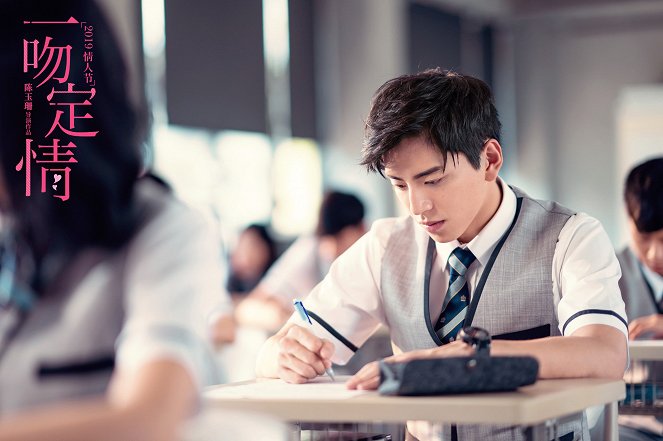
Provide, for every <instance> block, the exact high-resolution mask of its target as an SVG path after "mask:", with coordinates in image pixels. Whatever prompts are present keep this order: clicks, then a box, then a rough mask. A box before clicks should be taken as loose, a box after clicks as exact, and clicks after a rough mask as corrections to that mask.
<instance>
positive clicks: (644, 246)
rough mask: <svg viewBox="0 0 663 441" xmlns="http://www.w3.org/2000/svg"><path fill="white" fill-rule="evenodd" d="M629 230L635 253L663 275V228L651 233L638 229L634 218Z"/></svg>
mask: <svg viewBox="0 0 663 441" xmlns="http://www.w3.org/2000/svg"><path fill="white" fill-rule="evenodd" d="M628 228H629V232H630V233H631V241H632V243H633V249H634V250H635V255H636V256H637V257H638V259H639V260H640V262H642V263H644V264H645V265H646V266H647V267H648V268H649V269H650V270H652V271H654V272H655V273H656V274H659V275H661V276H663V229H660V230H658V231H653V232H651V233H642V232H640V231H638V227H636V226H635V222H633V219H629V225H628Z"/></svg>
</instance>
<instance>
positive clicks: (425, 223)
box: [257, 69, 627, 441]
mask: <svg viewBox="0 0 663 441" xmlns="http://www.w3.org/2000/svg"><path fill="white" fill-rule="evenodd" d="M500 129H501V124H500V122H499V118H498V115H497V110H496V108H495V105H494V102H493V96H492V93H491V91H490V89H489V87H488V85H487V84H486V83H484V82H483V81H481V80H479V79H477V78H473V77H470V76H466V75H461V74H457V73H455V72H448V71H442V70H440V69H431V70H427V71H424V72H420V73H417V74H413V75H403V76H401V77H398V78H394V79H392V80H389V81H387V82H386V83H385V84H384V85H382V86H381V87H380V88H379V89H378V91H377V92H376V94H375V96H374V97H373V100H372V103H371V109H370V112H369V115H368V117H367V120H366V133H365V138H364V148H363V151H362V164H364V165H365V166H366V167H367V168H368V170H371V171H377V172H379V173H380V174H382V175H383V176H386V177H387V178H388V179H389V181H390V182H391V185H392V186H393V189H394V192H395V193H396V195H397V197H398V199H399V200H400V202H401V203H402V204H403V206H404V207H405V208H406V209H407V210H408V211H409V214H410V216H406V217H401V218H390V219H381V220H378V221H376V222H375V223H374V224H373V226H372V227H371V229H370V231H369V232H368V233H366V235H365V236H363V237H362V238H361V239H359V240H358V241H357V242H356V243H355V244H354V245H353V246H352V247H350V249H348V250H347V251H346V252H345V253H344V254H343V255H342V256H340V257H339V258H338V259H337V260H336V261H335V262H334V264H333V265H332V267H331V269H330V271H329V273H328V275H327V276H326V277H325V279H324V280H323V281H322V282H321V283H320V284H319V285H317V286H316V287H315V288H314V290H313V291H312V292H311V293H310V294H309V295H308V296H307V297H306V306H307V307H308V309H310V310H311V311H313V312H315V313H316V314H317V315H318V316H319V317H320V318H322V320H324V321H325V322H327V325H328V326H329V327H331V328H333V329H334V330H335V331H337V332H338V333H339V334H340V335H342V336H344V337H345V338H346V339H347V340H349V341H350V342H351V343H353V344H354V345H356V346H361V345H362V344H363V343H364V342H365V341H366V340H367V338H369V337H370V336H371V335H372V334H373V333H374V332H375V331H376V330H377V329H378V328H379V327H380V325H385V326H388V328H389V331H390V336H391V341H392V345H393V347H394V353H395V354H396V355H394V356H393V357H390V358H388V359H387V361H408V360H413V359H421V358H437V357H453V356H470V355H472V354H473V349H472V348H471V347H470V346H469V345H467V344H466V343H464V342H463V341H462V340H461V339H457V336H458V332H459V331H460V329H461V328H462V327H463V326H467V325H470V324H471V325H473V326H479V327H482V328H485V329H486V330H487V331H488V332H489V333H490V334H491V335H492V336H493V337H494V341H493V342H492V347H491V353H492V354H494V355H499V356H503V355H516V356H518V355H528V356H533V357H535V358H536V359H537V360H538V362H539V377H540V378H614V379H620V378H621V377H622V375H623V373H624V369H625V367H626V360H627V340H626V333H627V328H626V320H625V318H624V316H625V313H624V303H623V301H622V299H621V296H620V294H619V288H618V284H617V282H618V280H619V276H620V270H619V264H618V262H617V258H616V257H615V253H614V250H613V249H612V245H611V243H610V240H609V239H608V236H607V234H606V233H605V231H604V230H603V228H602V226H601V224H600V223H599V222H598V221H597V220H596V219H593V218H591V217H590V216H588V215H587V214H584V213H580V212H576V211H574V210H570V209H568V208H565V207H563V206H561V205H559V204H557V203H556V202H552V201H541V200H536V199H533V198H532V197H530V196H528V195H527V194H526V193H524V192H523V191H522V190H520V189H517V188H515V187H510V186H508V185H507V184H506V183H505V182H504V181H503V180H502V179H501V178H500V177H499V175H498V173H499V171H500V169H501V166H502V163H503V158H502V147H501V145H500V141H499V139H500ZM351 356H352V350H351V349H350V345H347V346H346V345H345V344H343V343H342V342H341V341H340V340H339V339H336V338H334V337H332V336H331V334H330V333H329V332H327V331H326V328H323V327H322V326H302V325H301V320H300V319H298V318H297V317H296V316H293V317H292V318H291V319H290V320H289V321H288V323H287V324H286V325H285V326H284V327H283V328H282V329H281V330H280V331H278V332H277V333H276V334H275V335H274V336H273V337H271V338H270V339H269V340H268V341H267V343H266V344H265V345H264V346H263V348H262V350H261V353H260V357H259V361H258V363H257V374H258V375H259V376H264V377H276V378H282V379H283V380H285V381H287V382H290V383H303V382H306V381H308V380H309V379H311V378H315V377H316V376H318V375H320V374H323V373H324V372H325V367H327V366H329V365H330V364H331V363H332V362H335V363H339V364H342V363H344V362H346V361H347V360H348V359H349V358H350V357H351ZM569 360H572V362H569ZM441 375H443V373H442V374H441ZM379 381H380V373H379V367H378V362H372V363H369V364H367V365H366V366H364V367H363V368H362V369H361V370H360V371H359V372H357V374H355V375H354V376H353V377H352V378H350V380H349V381H348V382H347V384H346V385H347V387H348V388H350V389H376V388H377V387H378V385H379ZM558 430H559V434H560V435H561V437H562V438H563V439H567V438H568V439H583V440H587V439H589V431H588V428H587V421H586V418H585V417H584V416H583V417H581V418H578V419H575V420H573V421H570V422H567V423H565V424H562V425H560V427H559V429H558ZM443 431H444V439H452V437H453V434H454V431H455V433H456V435H457V438H456V439H459V440H475V439H491V440H498V441H501V440H504V441H507V440H508V441H513V440H521V439H523V438H524V436H523V433H522V432H521V431H520V430H518V429H516V428H514V427H504V426H499V427H497V426H489V425H486V426H480V427H479V426H470V425H458V426H457V427H456V426H454V427H451V426H449V425H445V426H444V428H443ZM417 434H418V433H415V434H414V435H415V436H416V435H417Z"/></svg>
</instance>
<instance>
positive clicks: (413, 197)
mask: <svg viewBox="0 0 663 441" xmlns="http://www.w3.org/2000/svg"><path fill="white" fill-rule="evenodd" d="M432 208H433V201H431V200H430V199H428V198H427V197H426V196H425V195H420V194H417V193H416V192H414V191H411V192H410V211H411V212H412V214H414V215H417V216H418V215H421V214H423V213H425V212H427V211H428V210H430V209H432Z"/></svg>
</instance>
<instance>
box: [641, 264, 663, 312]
mask: <svg viewBox="0 0 663 441" xmlns="http://www.w3.org/2000/svg"><path fill="white" fill-rule="evenodd" d="M641 267H642V274H643V275H644V276H645V279H646V280H647V283H649V286H651V289H652V291H654V297H655V298H656V302H657V303H658V302H660V301H661V297H663V276H661V275H660V274H657V273H655V272H654V271H652V270H651V269H649V267H648V266H647V265H644V264H641Z"/></svg>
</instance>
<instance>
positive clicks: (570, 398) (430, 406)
mask: <svg viewBox="0 0 663 441" xmlns="http://www.w3.org/2000/svg"><path fill="white" fill-rule="evenodd" d="M257 381H260V380H257ZM247 383H252V382H242V383H236V384H228V385H219V386H214V388H219V387H233V386H235V385H241V384H247ZM208 395H209V394H208V393H206V394H205V397H206V404H207V405H208V406H209V407H211V408H214V409H216V408H223V407H230V408H232V409H235V410H251V411H258V412H264V413H266V414H269V415H272V416H275V417H277V418H280V419H282V420H285V421H288V422H295V423H303V422H352V423H360V422H372V421H381V422H404V421H406V420H427V421H430V422H434V423H460V424H463V423H467V424H508V425H519V426H522V427H524V428H526V434H527V437H528V438H529V439H531V440H535V441H539V440H546V441H548V439H549V438H548V437H547V435H546V432H547V429H546V427H547V425H549V424H550V423H551V422H554V421H555V420H563V419H565V418H566V417H573V416H577V415H578V414H579V413H580V412H582V411H583V410H584V409H586V408H588V407H591V406H596V405H605V409H606V413H605V428H606V430H605V437H604V439H606V440H617V420H616V417H617V401H619V400H621V399H623V398H624V396H625V388H624V382H623V381H621V380H618V381H615V380H601V379H571V380H541V381H538V382H537V383H535V384H533V385H531V386H526V387H523V388H520V389H518V390H517V391H515V392H503V393H490V394H474V395H455V396H436V397H387V396H381V395H379V394H378V393H377V392H371V393H368V394H365V395H358V396H355V397H352V398H348V399H342V400H330V399H325V398H324V397H320V398H315V399H310V398H307V399H305V400H301V401H300V400H282V399H247V398H223V399H219V398H218V397H214V399H211V398H210V397H209V396H208Z"/></svg>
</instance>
